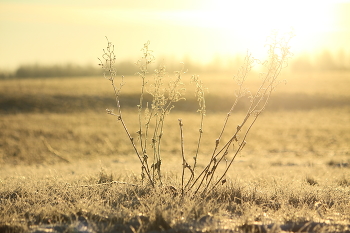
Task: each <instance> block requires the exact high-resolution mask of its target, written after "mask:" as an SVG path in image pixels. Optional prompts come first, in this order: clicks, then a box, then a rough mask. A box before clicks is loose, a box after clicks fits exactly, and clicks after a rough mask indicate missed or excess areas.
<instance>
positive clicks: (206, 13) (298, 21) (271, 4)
mask: <svg viewBox="0 0 350 233" xmlns="http://www.w3.org/2000/svg"><path fill="white" fill-rule="evenodd" d="M201 11H202V13H199V16H200V17H198V20H197V23H198V25H199V26H201V27H212V28H217V29H219V30H221V31H224V32H226V33H227V35H230V34H231V36H232V37H234V36H240V37H242V39H243V40H244V41H245V42H247V43H248V44H249V45H250V46H254V44H257V45H258V44H260V43H261V39H262V38H266V37H267V36H268V35H269V34H270V33H271V31H272V30H278V31H282V32H286V31H288V30H293V31H294V32H295V34H296V35H297V36H299V39H297V41H296V42H295V46H297V47H300V48H303V49H305V48H308V47H315V46H316V47H317V46H318V45H321V43H322V40H321V38H320V34H322V33H325V32H327V31H330V30H332V28H333V27H334V26H333V25H332V19H333V18H334V15H333V14H334V12H332V7H331V2H327V1H312V0H309V1H305V0H299V1H298V0H294V1H285V0H278V1H277V0H265V1H258V0H255V1H251V0H250V1H249V0H248V1H232V0H207V1H205V2H204V3H203V5H202V9H201Z"/></svg>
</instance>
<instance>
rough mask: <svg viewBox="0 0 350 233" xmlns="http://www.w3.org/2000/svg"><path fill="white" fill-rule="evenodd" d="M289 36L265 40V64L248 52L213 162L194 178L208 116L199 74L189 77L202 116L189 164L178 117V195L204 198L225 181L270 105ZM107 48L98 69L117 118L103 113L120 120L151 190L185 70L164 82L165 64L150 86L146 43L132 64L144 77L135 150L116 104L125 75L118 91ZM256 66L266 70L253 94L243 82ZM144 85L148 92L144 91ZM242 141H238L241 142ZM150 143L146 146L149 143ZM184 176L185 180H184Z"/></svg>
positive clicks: (149, 53)
mask: <svg viewBox="0 0 350 233" xmlns="http://www.w3.org/2000/svg"><path fill="white" fill-rule="evenodd" d="M292 37H293V35H292V33H290V34H285V35H282V36H280V35H279V34H278V33H277V32H274V33H272V35H271V36H270V37H269V38H268V43H267V46H268V58H267V59H266V61H264V62H260V61H259V60H257V59H255V58H254V57H253V56H252V55H251V54H250V53H247V55H246V57H245V59H244V63H243V65H242V66H241V68H240V69H239V70H238V72H237V74H236V76H235V77H234V79H235V80H236V83H237V86H238V89H237V90H236V91H235V100H234V102H233V104H232V107H231V108H230V110H229V112H228V113H227V115H226V117H225V119H224V122H223V126H222V128H221V130H220V133H219V136H218V138H217V139H216V141H215V146H214V149H213V152H212V154H211V158H210V160H209V162H208V164H207V166H205V168H204V169H203V170H202V171H201V172H200V173H199V174H198V175H196V164H197V159H198V154H199V151H200V145H201V139H202V135H203V125H204V116H205V113H206V104H205V91H206V88H205V87H204V85H203V83H202V81H201V80H200V79H199V76H192V78H191V83H193V84H194V85H195V95H196V97H197V101H198V104H199V109H198V112H199V113H200V124H199V136H198V141H197V147H196V152H195V154H194V156H193V159H194V163H193V165H192V166H191V165H190V164H189V163H188V162H187V160H186V157H185V149H184V133H183V122H182V119H179V127H180V146H181V156H182V175H181V195H182V196H184V195H186V194H190V195H197V194H200V195H202V196H203V195H208V194H209V193H210V192H211V191H212V190H213V189H214V188H215V187H216V186H217V185H218V184H220V183H221V184H224V183H225V182H226V179H225V177H226V174H227V172H228V170H229V169H230V167H231V166H232V163H233V161H234V160H235V158H236V157H237V155H238V154H239V153H240V152H241V151H242V150H243V148H244V146H245V145H246V143H247V142H246V138H247V136H248V134H249V132H250V130H251V129H252V127H253V125H254V124H255V122H256V120H257V119H258V117H259V116H260V115H261V113H262V112H263V111H264V110H265V108H266V106H267V104H268V101H269V99H270V97H271V94H272V92H273V91H274V90H275V88H276V87H277V86H278V84H279V83H280V82H281V80H279V75H280V73H281V71H282V69H283V68H285V67H286V66H287V63H288V60H289V58H290V57H291V55H292V54H291V52H290V47H289V42H290V40H291V38H292ZM107 42H108V45H107V49H106V50H103V52H104V53H103V56H102V60H101V59H100V61H101V64H100V65H101V66H102V68H103V69H104V76H105V77H106V78H107V79H108V80H109V81H111V83H112V86H113V89H114V94H115V98H116V102H117V107H118V114H114V113H113V111H111V110H107V112H108V113H109V114H111V115H115V116H117V117H118V120H120V121H121V124H122V125H123V128H124V130H125V132H126V133H127V136H128V138H129V139H130V141H131V144H132V146H133V148H134V150H135V152H136V155H137V156H138V158H139V160H140V162H141V165H142V167H141V169H142V173H141V175H142V181H144V180H145V179H147V180H148V182H149V183H150V184H151V185H152V186H153V187H155V186H156V184H157V183H158V184H159V185H161V186H162V185H163V182H162V175H161V163H162V159H161V140H162V137H163V127H164V122H165V119H166V116H167V115H168V114H169V113H170V111H171V110H172V108H173V107H174V103H176V102H178V101H180V100H182V99H184V98H183V95H184V92H185V88H184V84H183V83H182V75H183V74H185V72H184V70H183V68H182V69H181V70H180V71H177V72H175V78H174V79H171V80H170V81H169V82H168V83H167V84H166V83H164V79H165V78H166V77H167V73H166V70H165V67H164V66H160V67H159V68H158V69H156V70H155V74H154V76H153V77H154V78H153V82H152V83H148V81H147V79H146V76H147V74H148V66H149V64H150V63H152V62H153V61H154V60H155V59H154V56H153V54H152V51H151V50H149V42H147V43H146V44H144V47H143V49H142V52H143V56H142V58H141V60H139V61H138V62H137V63H136V65H137V66H138V67H139V70H140V71H139V72H138V73H137V74H138V75H139V77H140V78H141V79H142V85H141V94H140V101H139V105H138V106H137V107H138V121H139V130H138V131H137V134H138V139H139V140H138V141H139V144H140V145H139V147H137V146H136V144H135V141H134V139H133V138H132V137H131V135H130V133H129V131H128V129H127V127H126V125H125V122H124V120H123V117H122V112H121V106H120V102H119V94H120V91H121V88H122V86H123V85H124V82H123V77H122V80H121V83H120V86H119V88H117V87H116V85H115V83H114V78H115V76H116V71H115V69H114V63H115V55H114V46H113V45H112V44H111V43H110V42H109V41H108V40H107ZM257 64H260V65H262V67H263V68H264V70H265V72H262V73H260V78H261V84H260V86H259V87H258V88H257V90H256V91H255V92H251V91H249V90H247V89H246V87H245V81H246V79H247V77H248V75H249V73H250V72H251V70H252V69H253V67H254V66H255V65H257ZM146 87H148V89H147V88H146ZM146 91H147V92H148V93H149V94H150V95H151V96H152V102H151V106H149V104H148V103H146V107H144V104H145V103H144V94H145V93H146ZM243 97H248V98H249V99H250V104H249V107H248V109H247V112H246V115H245V117H244V118H243V119H242V120H241V122H240V124H238V125H237V127H236V129H235V131H234V133H233V134H231V136H230V137H229V139H228V140H227V141H224V142H222V137H223V135H224V133H225V131H227V130H228V127H227V123H228V121H229V119H230V116H231V115H232V113H233V111H234V109H235V107H236V106H237V104H238V102H239V101H240V100H241V99H242V98H243ZM240 138H241V139H240ZM149 140H150V142H149ZM148 146H151V149H150V150H152V153H153V161H152V163H151V164H150V163H149V162H148V158H149V156H148V150H149V149H148ZM230 148H234V152H233V153H232V154H231V157H230V158H229V155H230V153H229V149H230ZM223 162H225V164H226V168H225V169H224V172H223V173H222V174H218V170H217V168H218V166H219V165H220V164H221V163H223ZM186 169H188V170H189V172H190V174H189V176H186V172H185V171H186ZM186 177H188V178H187V181H185V180H186Z"/></svg>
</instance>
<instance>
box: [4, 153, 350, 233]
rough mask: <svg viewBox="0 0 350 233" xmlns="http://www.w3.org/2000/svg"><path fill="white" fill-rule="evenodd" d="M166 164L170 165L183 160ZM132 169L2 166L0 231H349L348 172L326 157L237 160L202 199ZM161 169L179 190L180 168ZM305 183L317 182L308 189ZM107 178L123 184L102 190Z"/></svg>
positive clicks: (125, 162) (131, 165)
mask: <svg viewBox="0 0 350 233" xmlns="http://www.w3.org/2000/svg"><path fill="white" fill-rule="evenodd" d="M316 158H318V160H317V163H315V160H316ZM172 159H173V163H172V164H180V162H181V160H180V158H178V159H174V158H172ZM339 159H340V157H338V160H339ZM137 163H138V161H136V160H135V159H133V158H124V157H123V158H120V159H113V158H109V159H108V158H104V159H103V160H102V161H98V160H87V161H80V162H76V163H74V164H68V165H65V166H62V165H61V164H57V165H51V166H50V167H49V169H48V168H47V167H45V166H38V167H27V166H19V167H15V168H13V167H10V166H5V167H4V168H3V169H2V170H1V173H0V177H1V178H0V184H1V188H0V209H1V211H0V219H1V222H0V227H4V226H5V225H7V226H12V227H15V226H17V227H18V228H17V229H23V230H25V231H32V232H40V230H43V229H46V230H48V229H50V230H53V229H54V230H56V232H133V231H137V232H146V231H152V230H155V231H158V230H169V231H170V232H208V231H210V232H219V230H220V229H221V230H222V229H230V230H231V231H234V230H236V231H239V232H265V231H255V230H253V229H252V228H261V229H270V230H271V232H278V231H279V230H280V229H284V230H292V229H297V230H294V231H298V230H300V229H301V228H302V227H303V226H309V225H311V226H313V227H316V226H318V228H315V229H317V230H315V232H322V230H323V231H324V230H325V229H332V231H335V232H337V231H338V232H345V230H347V231H349V227H350V218H349V216H350V212H349V210H350V205H349V197H350V186H349V185H346V184H349V180H350V169H349V167H336V166H330V165H329V158H327V157H323V158H322V159H319V157H308V158H300V157H296V156H294V155H280V156H273V157H269V158H268V157H260V158H259V157H256V156H245V157H240V158H238V159H237V161H236V162H235V164H234V169H233V170H232V171H231V172H230V173H229V174H228V180H229V182H227V183H225V184H224V185H220V186H219V187H218V188H217V189H216V190H215V192H213V193H212V194H211V195H210V196H208V197H207V198H206V199H200V198H195V199H191V198H188V197H184V198H181V197H180V195H177V193H175V192H172V191H171V189H152V188H151V187H146V186H142V185H141V184H140V179H139V178H138V175H137V173H136V172H137V171H139V167H138V165H136V164H137ZM202 165H203V164H202ZM163 169H166V171H168V172H167V173H166V174H165V176H164V178H165V181H166V182H167V183H168V184H170V185H173V186H174V187H176V188H179V187H180V177H179V175H178V174H179V173H177V171H178V172H180V169H181V168H178V170H177V169H176V168H174V167H172V166H171V165H169V166H168V167H166V168H163ZM310 177H312V179H313V181H316V182H317V184H310V182H309V180H310ZM112 179H114V180H119V181H123V182H126V183H128V184H100V183H101V182H108V181H111V180H112ZM344 181H346V182H347V183H346V182H344ZM130 184H133V185H139V186H131V185H130ZM85 185H88V186H85ZM274 224H275V225H274ZM84 229H85V230H84Z"/></svg>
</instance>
